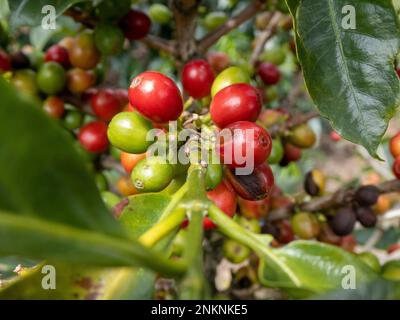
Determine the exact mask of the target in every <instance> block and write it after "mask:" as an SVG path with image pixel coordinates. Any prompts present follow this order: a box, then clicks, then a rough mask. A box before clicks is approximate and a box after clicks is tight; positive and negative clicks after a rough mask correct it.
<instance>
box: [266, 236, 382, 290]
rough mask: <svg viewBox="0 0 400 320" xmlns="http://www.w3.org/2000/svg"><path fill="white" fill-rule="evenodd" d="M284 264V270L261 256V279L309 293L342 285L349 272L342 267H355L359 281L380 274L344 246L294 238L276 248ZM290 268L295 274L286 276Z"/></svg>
mask: <svg viewBox="0 0 400 320" xmlns="http://www.w3.org/2000/svg"><path fill="white" fill-rule="evenodd" d="M273 252H274V254H275V255H276V257H277V259H279V260H280V261H281V263H282V264H283V266H284V267H285V270H286V271H285V272H284V273H282V270H276V269H274V268H271V265H270V264H269V263H268V260H261V264H260V268H259V278H260V282H261V283H262V284H263V285H265V286H268V287H278V288H283V289H287V290H288V292H289V293H290V294H292V295H295V296H302V297H303V296H308V295H310V294H312V293H321V292H326V291H329V290H333V289H336V288H339V287H341V284H342V280H343V278H344V277H345V276H346V275H347V274H349V273H348V272H345V271H346V270H344V269H343V268H344V267H346V266H351V267H353V268H354V270H355V276H356V285H358V284H361V283H368V282H370V281H372V280H374V279H375V278H376V277H377V275H376V274H375V273H374V272H373V271H372V269H370V268H369V267H368V266H367V265H366V264H364V263H363V262H362V261H361V260H359V259H358V258H357V257H356V256H355V255H353V254H351V253H349V252H347V251H344V250H343V249H341V248H338V247H335V246H331V245H328V244H324V243H320V242H315V241H294V242H292V243H290V244H288V245H287V246H285V247H283V248H280V249H275V250H273ZM288 270H289V271H290V273H291V274H292V275H294V277H293V276H292V277H291V278H290V277H287V276H286V274H287V273H288Z"/></svg>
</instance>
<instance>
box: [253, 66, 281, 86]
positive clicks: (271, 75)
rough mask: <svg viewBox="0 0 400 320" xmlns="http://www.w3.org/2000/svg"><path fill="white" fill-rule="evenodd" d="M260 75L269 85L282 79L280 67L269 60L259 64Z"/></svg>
mask: <svg viewBox="0 0 400 320" xmlns="http://www.w3.org/2000/svg"><path fill="white" fill-rule="evenodd" d="M258 75H259V76H260V78H261V80H262V81H263V82H264V83H265V84H267V85H273V84H277V83H278V82H279V80H280V79H281V72H280V71H279V69H278V67H277V66H276V65H274V64H272V63H269V62H263V63H261V64H260V65H259V66H258Z"/></svg>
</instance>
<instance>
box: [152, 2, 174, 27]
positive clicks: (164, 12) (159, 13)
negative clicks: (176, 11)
mask: <svg viewBox="0 0 400 320" xmlns="http://www.w3.org/2000/svg"><path fill="white" fill-rule="evenodd" d="M148 13H149V16H150V19H151V20H153V21H154V22H157V23H159V24H167V23H168V22H170V21H171V20H172V12H171V10H170V9H169V8H168V7H167V6H166V5H163V4H161V3H154V4H152V5H151V6H150V8H149V11H148Z"/></svg>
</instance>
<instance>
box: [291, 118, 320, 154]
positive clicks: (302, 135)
mask: <svg viewBox="0 0 400 320" xmlns="http://www.w3.org/2000/svg"><path fill="white" fill-rule="evenodd" d="M316 139H317V137H316V136H315V133H314V131H313V130H312V129H311V128H310V126H309V125H307V124H305V123H303V124H301V125H298V126H297V127H295V128H293V129H292V131H291V132H290V135H289V142H290V143H291V144H293V145H294V146H296V147H299V148H303V149H304V148H311V147H312V146H313V145H314V144H315V141H316Z"/></svg>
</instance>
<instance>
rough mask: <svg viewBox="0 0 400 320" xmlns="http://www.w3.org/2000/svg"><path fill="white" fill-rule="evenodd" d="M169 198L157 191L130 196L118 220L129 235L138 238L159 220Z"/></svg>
mask: <svg viewBox="0 0 400 320" xmlns="http://www.w3.org/2000/svg"><path fill="white" fill-rule="evenodd" d="M170 199H171V198H170V197H168V196H166V195H162V194H157V193H148V194H140V195H135V196H131V197H129V204H128V205H127V206H126V207H125V208H124V210H123V211H122V214H121V217H120V219H119V220H120V221H121V223H122V224H123V225H124V226H125V227H126V228H127V230H128V232H129V234H130V235H132V236H133V237H134V238H138V237H139V236H140V235H142V234H143V233H144V232H145V231H146V230H147V229H149V228H150V227H151V226H152V225H154V224H155V223H156V222H157V221H158V220H159V218H160V217H161V214H162V213H163V210H164V209H165V208H166V207H167V205H168V203H169V202H170Z"/></svg>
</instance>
